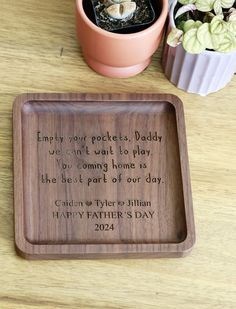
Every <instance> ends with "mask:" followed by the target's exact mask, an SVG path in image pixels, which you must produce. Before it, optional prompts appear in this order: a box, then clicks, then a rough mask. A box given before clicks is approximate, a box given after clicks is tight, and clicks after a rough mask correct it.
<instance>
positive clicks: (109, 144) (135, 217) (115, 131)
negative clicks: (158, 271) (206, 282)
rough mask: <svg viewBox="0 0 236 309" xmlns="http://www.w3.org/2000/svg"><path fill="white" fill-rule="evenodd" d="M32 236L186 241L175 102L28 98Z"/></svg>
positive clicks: (45, 240) (59, 240) (69, 240)
mask: <svg viewBox="0 0 236 309" xmlns="http://www.w3.org/2000/svg"><path fill="white" fill-rule="evenodd" d="M21 117H22V145H23V154H22V155H23V162H22V167H23V191H24V192H23V196H24V222H25V225H24V226H25V238H26V239H27V240H28V241H29V242H30V243H32V244H109V243H110V244H121V243H127V244H132V243H133V244H142V243H158V244H162V243H180V242H182V241H183V240H184V239H185V238H186V218H185V211H184V199H183V188H182V187H183V184H182V177H181V166H180V155H179V143H178V134H177V125H176V112H175V108H174V107H173V105H172V104H170V103H168V102H132V103H130V102H115V103H113V102H86V103H83V102H52V101H50V102H45V101H44V102H39V101H29V102H26V103H25V104H24V106H23V108H22V112H21Z"/></svg>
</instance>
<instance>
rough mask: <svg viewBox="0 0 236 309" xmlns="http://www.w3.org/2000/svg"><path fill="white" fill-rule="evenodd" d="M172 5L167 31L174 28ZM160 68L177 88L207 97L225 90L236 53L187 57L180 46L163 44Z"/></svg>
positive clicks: (175, 2) (234, 65)
mask: <svg viewBox="0 0 236 309" xmlns="http://www.w3.org/2000/svg"><path fill="white" fill-rule="evenodd" d="M176 4H177V0H176V1H174V2H173V4H172V6H171V9H170V13H169V30H170V29H171V28H173V27H175V22H174V9H175V6H176ZM162 64H163V68H164V73H165V75H166V77H167V78H168V79H169V80H170V82H171V83H173V84H174V85H175V86H176V87H178V88H180V89H182V90H184V91H186V92H189V93H196V94H200V95H202V96H206V95H208V94H210V93H213V92H216V91H218V90H220V89H222V88H224V87H225V86H226V85H227V84H228V83H229V82H230V80H231V79H232V77H233V75H234V73H235V72H236V51H234V52H232V53H228V54H224V53H219V52H215V51H208V50H205V51H204V52H202V53H201V54H197V55H193V54H189V53H187V52H186V51H185V50H184V49H183V47H182V44H180V45H178V46H177V47H170V46H169V45H168V44H167V43H165V47H164V52H163V57H162Z"/></svg>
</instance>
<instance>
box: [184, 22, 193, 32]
mask: <svg viewBox="0 0 236 309" xmlns="http://www.w3.org/2000/svg"><path fill="white" fill-rule="evenodd" d="M194 25H195V21H194V20H193V19H189V20H187V21H186V22H185V23H184V26H183V30H184V32H187V31H188V30H190V29H192V28H194Z"/></svg>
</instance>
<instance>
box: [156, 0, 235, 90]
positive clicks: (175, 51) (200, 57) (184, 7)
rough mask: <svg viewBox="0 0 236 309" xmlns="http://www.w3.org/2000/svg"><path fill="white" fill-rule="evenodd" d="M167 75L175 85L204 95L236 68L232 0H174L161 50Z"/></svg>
mask: <svg viewBox="0 0 236 309" xmlns="http://www.w3.org/2000/svg"><path fill="white" fill-rule="evenodd" d="M162 60H163V61H162V62H163V67H164V72H165V75H166V76H167V78H168V79H169V80H170V81H171V82H172V83H173V84H174V85H176V86H177V87H178V88H180V89H183V90H185V91H187V92H190V93H197V94H200V95H207V94H209V93H212V92H216V91H218V90H219V89H222V88H223V87H225V86H226V84H227V83H228V82H229V81H230V80H231V79H232V77H233V75H234V73H235V72H236V8H235V0H178V1H177V0H176V1H174V2H173V4H172V6H171V9H170V13H169V29H168V36H167V42H166V44H165V48H164V52H163V58H162Z"/></svg>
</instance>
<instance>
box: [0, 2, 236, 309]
mask: <svg viewBox="0 0 236 309" xmlns="http://www.w3.org/2000/svg"><path fill="white" fill-rule="evenodd" d="M0 6H1V16H0V20H1V31H0V85H1V87H0V182H1V183H0V193H1V199H0V264H1V268H0V286H1V288H0V307H1V309H21V308H24V309H25V308H27V309H36V308H43V309H56V308H70V309H78V308H83V309H84V308H89V309H91V308H96V309H100V308H108V309H111V308H112V309H114V308H116V309H118V308H119V309H120V308H122V309H123V308H125V309H127V308H132V309H133V308H135V309H137V308H138V309H144V308H145V309H146V308H148V309H149V308H155V309H156V308H163V309H169V308H171V309H172V308H173V309H175V308H186V309H209V308H217V309H221V308H227V309H229V308H232V309H233V308H235V307H236V288H235V287H236V276H235V272H236V266H235V230H236V226H235V224H236V220H235V218H236V208H235V200H236V190H235V183H236V157H235V155H234V154H235V152H236V142H235V133H236V119H235V118H236V116H235V115H236V104H235V98H236V78H235V77H234V78H233V80H232V81H231V82H230V84H229V85H228V86H227V87H226V88H225V89H223V90H222V91H219V92H218V93H216V94H212V95H210V96H208V97H199V96H196V95H189V94H186V93H184V92H182V91H180V90H178V89H176V88H175V87H174V86H172V85H171V84H170V83H169V82H168V81H167V80H166V78H165V77H164V75H163V73H162V68H161V66H160V55H161V54H160V52H157V53H156V55H155V57H154V59H153V62H152V65H151V66H150V67H149V68H148V69H147V70H146V71H145V72H143V73H142V74H140V75H138V76H137V77H135V78H130V79H126V80H114V79H109V78H104V77H102V76H99V75H97V74H96V73H94V72H93V71H91V70H90V69H89V68H87V66H86V64H85V63H84V61H83V59H82V56H81V51H80V49H79V48H78V46H77V41H76V38H75V28H74V1H71V0H67V1H64V0H51V1H46V0H42V1H36V0H21V1H18V2H17V1H9V0H1V1H0ZM25 92H94V93H97V92H102V93H104V92H108V93H109V92H117V93H120V92H121V93H130V92H131V93H136V92H143V93H150V92H156V93H172V94H177V95H178V96H179V97H180V98H181V100H182V101H183V103H184V109H185V118H186V129H187V139H188V149H189V159H190V171H191V182H192V189H193V204H194V214H195V221H196V232H197V243H196V247H195V249H194V250H193V251H192V253H191V255H190V256H188V257H187V258H185V259H164V260H162V259H160V260H106V261H102V260H99V261H96V260H94V261H26V260H24V259H22V258H19V257H18V256H17V255H16V254H15V249H14V233H13V231H14V228H13V173H12V172H13V169H12V103H13V101H14V99H15V97H16V96H17V95H19V94H21V93H25Z"/></svg>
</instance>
